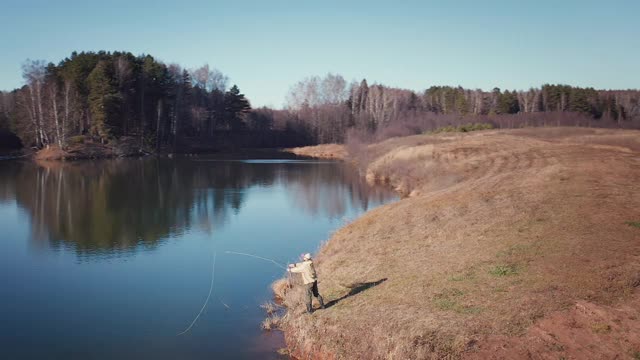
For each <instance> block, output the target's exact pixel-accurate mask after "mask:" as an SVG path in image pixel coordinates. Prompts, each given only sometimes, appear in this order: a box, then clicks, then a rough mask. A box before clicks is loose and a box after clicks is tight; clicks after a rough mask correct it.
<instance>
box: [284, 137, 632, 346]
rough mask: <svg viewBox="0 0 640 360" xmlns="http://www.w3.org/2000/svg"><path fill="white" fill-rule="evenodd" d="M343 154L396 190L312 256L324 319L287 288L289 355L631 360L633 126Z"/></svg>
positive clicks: (398, 142)
mask: <svg viewBox="0 0 640 360" xmlns="http://www.w3.org/2000/svg"><path fill="white" fill-rule="evenodd" d="M353 158H355V159H356V160H357V161H358V159H360V160H359V162H360V164H361V165H363V167H364V168H365V169H366V174H367V177H368V178H369V179H370V180H371V181H382V182H388V183H389V184H391V185H392V186H394V187H395V188H396V189H397V190H398V191H400V192H402V193H403V194H405V195H408V197H407V198H405V199H403V200H401V201H399V202H396V203H393V204H389V205H386V206H383V207H380V208H377V209H375V210H373V211H370V212H368V213H366V214H365V215H364V216H362V217H361V218H359V219H358V220H356V221H354V222H353V223H351V224H348V225H347V226H345V227H343V228H342V229H340V230H339V231H337V232H336V233H335V234H334V235H333V236H332V237H331V239H329V241H328V242H327V244H326V245H324V246H323V247H322V249H321V250H320V252H319V254H318V256H317V259H316V263H317V270H318V274H319V278H320V283H319V287H320V291H321V292H322V293H323V295H324V297H325V300H326V301H328V302H329V304H330V306H329V308H328V309H327V310H320V311H317V312H315V313H314V314H313V315H305V314H304V309H303V306H301V305H300V304H301V301H300V295H301V294H300V292H299V289H293V290H290V291H289V292H288V293H287V294H286V296H285V303H286V304H287V305H288V306H289V313H288V315H287V316H286V317H285V319H284V324H283V328H284V330H285V332H286V337H287V343H288V345H289V347H290V350H292V353H293V354H294V355H296V356H297V357H299V358H305V359H306V358H316V359H332V358H347V359H406V358H411V359H441V358H474V359H475V358H478V359H480V358H496V359H514V358H516V359H517V358H535V359H559V358H565V359H602V358H620V359H634V358H639V357H640V337H639V336H638V334H639V333H640V329H639V325H638V324H639V323H640V320H639V319H640V306H639V305H640V298H639V296H640V295H639V294H638V293H639V292H640V290H639V289H638V287H639V286H640V228H639V227H640V132H638V131H622V130H620V131H617V130H592V129H567V128H555V129H554V128H546V129H525V130H513V131H486V132H478V133H470V134H453V135H452V134H442V135H437V136H429V135H424V136H412V137H407V138H396V139H391V140H388V141H385V142H383V143H380V144H375V145H371V146H369V147H368V148H367V149H366V151H365V150H364V149H361V152H360V153H359V154H355V155H354V156H353ZM362 159H364V161H363V160H362Z"/></svg>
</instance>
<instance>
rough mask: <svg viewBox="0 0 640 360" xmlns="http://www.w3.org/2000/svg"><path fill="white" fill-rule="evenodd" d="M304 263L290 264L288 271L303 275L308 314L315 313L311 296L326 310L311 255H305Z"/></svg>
mask: <svg viewBox="0 0 640 360" xmlns="http://www.w3.org/2000/svg"><path fill="white" fill-rule="evenodd" d="M302 260H303V261H302V262H301V263H297V264H289V268H288V269H287V271H289V272H292V273H300V274H302V282H303V283H304V286H305V288H306V290H307V312H308V313H309V314H311V313H312V312H313V306H311V300H312V298H311V296H312V295H313V296H315V297H316V298H318V302H320V308H322V309H324V300H323V299H322V296H321V295H320V293H319V292H318V276H317V275H316V269H315V268H314V267H313V261H312V260H311V254H309V253H307V254H304V256H303V257H302Z"/></svg>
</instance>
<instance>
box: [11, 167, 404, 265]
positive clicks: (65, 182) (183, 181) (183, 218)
mask: <svg viewBox="0 0 640 360" xmlns="http://www.w3.org/2000/svg"><path fill="white" fill-rule="evenodd" d="M276 186H282V187H286V188H287V191H286V194H287V196H288V197H289V203H290V205H291V206H294V207H296V208H297V209H299V210H301V211H303V212H305V213H307V214H310V215H314V216H324V217H330V218H341V217H343V216H345V214H346V213H347V212H348V210H349V209H350V208H352V209H353V208H357V209H358V210H361V211H364V210H367V209H368V206H369V204H370V202H372V201H374V202H377V203H381V202H385V201H386V200H388V199H390V198H392V197H394V195H393V194H391V193H390V192H389V191H388V190H386V189H381V188H371V187H368V186H367V185H366V184H365V183H364V182H363V179H362V178H361V177H360V176H358V174H357V173H355V171H353V169H351V168H350V167H348V166H345V165H343V164H339V163H331V162H320V161H303V162H300V161H223V160H215V159H197V160H194V159H189V158H184V159H173V160H172V159H153V158H149V159H119V160H105V161H92V162H73V163H41V164H33V163H6V164H3V165H2V167H0V202H2V201H4V202H6V201H12V200H15V201H16V202H17V204H18V205H19V206H20V207H21V208H22V209H24V211H26V213H27V214H28V215H29V217H30V224H31V238H32V241H33V242H34V243H35V244H36V245H37V246H52V247H54V248H56V247H61V246H64V247H72V248H73V249H74V250H75V251H76V252H77V253H79V254H82V255H93V254H110V253H118V254H120V253H127V252H130V251H133V250H134V249H136V248H137V247H139V246H144V247H146V248H154V247H156V246H158V244H159V243H160V242H161V241H162V240H163V239H167V238H170V237H175V236H178V235H180V234H182V233H184V232H187V231H191V230H193V229H199V230H206V231H207V232H215V231H216V229H217V228H220V227H223V226H224V225H225V223H226V222H227V220H228V218H229V217H230V215H232V214H234V213H236V214H237V213H239V212H240V211H242V208H243V205H244V203H245V200H246V196H247V193H248V189H251V188H264V189H266V191H268V189H269V188H272V187H276ZM266 210H267V211H268V210H269V209H268V207H267V209H266Z"/></svg>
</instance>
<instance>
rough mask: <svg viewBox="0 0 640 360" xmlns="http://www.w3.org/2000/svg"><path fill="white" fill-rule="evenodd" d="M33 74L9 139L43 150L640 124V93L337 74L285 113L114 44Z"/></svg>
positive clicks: (27, 67)
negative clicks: (429, 83) (483, 86)
mask: <svg viewBox="0 0 640 360" xmlns="http://www.w3.org/2000/svg"><path fill="white" fill-rule="evenodd" d="M23 77H24V80H25V85H24V86H23V87H21V88H19V89H16V90H14V91H11V92H0V135H3V134H4V135H3V136H4V137H3V136H0V140H2V139H3V138H7V139H9V137H7V132H6V130H7V129H8V130H11V131H12V132H14V133H15V134H17V135H18V136H19V137H20V139H21V140H22V143H23V144H24V145H25V146H30V147H35V148H43V147H46V146H48V145H52V144H55V145H58V146H60V147H61V148H65V147H67V146H69V145H73V144H74V143H78V142H82V141H85V140H87V139H88V140H89V141H94V142H100V143H110V142H114V141H118V140H122V139H126V140H127V144H129V145H130V144H132V143H134V144H136V146H137V147H138V148H140V149H147V150H150V151H161V150H166V151H171V152H173V151H207V149H209V150H210V149H212V148H215V146H216V144H222V143H227V144H228V143H232V144H237V145H238V146H242V147H287V146H300V145H309V144H316V143H332V142H338V143H340V142H345V141H346V139H347V137H348V136H349V134H352V135H354V136H359V137H360V138H362V137H368V138H370V139H375V140H380V139H383V138H387V137H390V136H401V135H409V134H415V133H420V132H424V131H430V130H434V129H437V128H440V127H444V126H459V125H462V124H467V123H490V124H492V125H493V126H494V127H498V128H503V127H523V126H547V125H555V126H559V125H565V126H566V125H572V126H598V127H623V128H630V127H631V128H640V91H638V90H596V89H593V88H580V87H572V86H568V85H543V86H542V87H540V88H535V89H534V88H532V89H529V90H527V91H515V90H504V91H503V90H501V89H498V88H495V89H493V90H492V91H483V90H479V89H476V90H470V89H464V88H462V87H450V86H433V87H430V88H428V89H427V90H425V91H424V92H415V91H411V90H406V89H399V88H393V87H388V86H384V85H379V84H372V85H369V84H368V83H367V81H366V80H362V81H360V82H352V83H348V82H347V81H345V79H344V78H343V77H342V76H340V75H334V74H328V75H326V76H325V77H322V78H321V77H317V76H316V77H310V78H307V79H304V80H302V81H300V82H298V83H297V84H295V85H294V86H293V87H292V88H291V90H290V92H289V94H288V97H287V103H286V106H285V109H283V110H277V109H269V108H259V109H252V108H251V105H250V102H249V100H248V99H247V98H246V97H245V96H244V95H243V94H242V93H241V92H240V89H239V88H238V87H237V86H236V85H233V86H232V87H231V88H229V89H228V88H227V85H228V78H227V76H225V75H224V74H223V73H221V72H220V71H218V70H216V69H213V68H210V67H209V66H208V65H204V66H202V67H200V68H197V69H191V70H188V69H184V68H182V67H181V66H180V65H178V64H168V65H167V64H164V63H162V62H160V61H158V60H156V59H154V58H153V57H152V56H150V55H140V56H134V55H133V54H131V53H128V52H105V51H100V52H81V53H76V52H74V53H73V54H71V56H70V57H69V58H66V59H64V60H62V61H60V62H59V63H58V64H53V63H48V64H47V63H45V62H44V61H29V60H28V61H26V62H25V63H24V65H23ZM3 130H5V131H4V133H3ZM14 140H15V139H14ZM7 141H8V140H7ZM5 142H6V141H5ZM1 147H2V146H0V148H1Z"/></svg>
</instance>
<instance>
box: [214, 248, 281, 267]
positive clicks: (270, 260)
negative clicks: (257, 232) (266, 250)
mask: <svg viewBox="0 0 640 360" xmlns="http://www.w3.org/2000/svg"><path fill="white" fill-rule="evenodd" d="M225 253H227V254H235V255H244V256H249V257H252V258H256V259H260V260H264V261H268V262H271V263H274V264H276V265H277V266H278V267H279V268H282V269H284V270H287V268H286V267H285V266H284V265H282V264H280V263H279V262H277V261H275V260H273V259H269V258H265V257H262V256H258V255H252V254H246V253H241V252H236V251H225Z"/></svg>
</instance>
